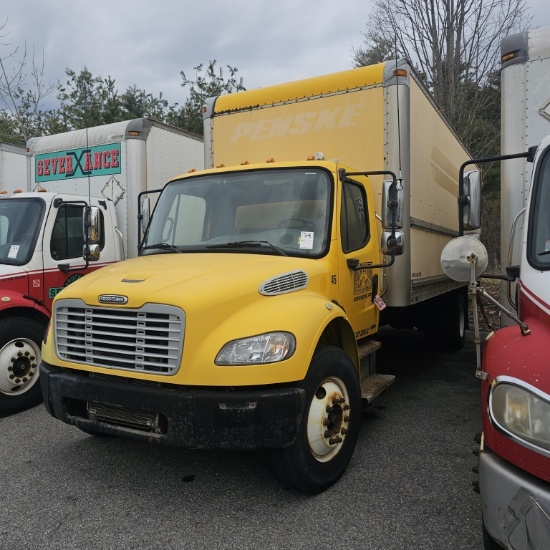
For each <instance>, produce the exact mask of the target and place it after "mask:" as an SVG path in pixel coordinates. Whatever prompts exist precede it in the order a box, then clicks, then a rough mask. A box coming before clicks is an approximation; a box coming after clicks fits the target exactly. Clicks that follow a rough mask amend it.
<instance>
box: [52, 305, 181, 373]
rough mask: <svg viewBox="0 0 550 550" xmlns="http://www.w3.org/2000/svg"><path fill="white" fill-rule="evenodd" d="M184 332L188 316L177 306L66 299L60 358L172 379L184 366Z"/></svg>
mask: <svg viewBox="0 0 550 550" xmlns="http://www.w3.org/2000/svg"><path fill="white" fill-rule="evenodd" d="M184 330H185V314H184V313H183V311H182V310H181V309H179V308H177V307H174V306H165V305H159V304H146V305H145V306H143V307H142V308H139V309H130V308H115V307H90V306H88V305H86V304H84V302H82V300H60V301H58V302H57V303H56V307H55V341H56V346H57V354H58V355H59V357H60V358H61V359H64V360H66V361H73V362H75V363H82V364H87V365H94V366H98V367H107V368H111V369H122V370H131V371H136V372H143V373H151V374H165V375H171V374H174V373H175V372H177V370H178V368H179V365H180V360H181V354H182V348H183V335H184Z"/></svg>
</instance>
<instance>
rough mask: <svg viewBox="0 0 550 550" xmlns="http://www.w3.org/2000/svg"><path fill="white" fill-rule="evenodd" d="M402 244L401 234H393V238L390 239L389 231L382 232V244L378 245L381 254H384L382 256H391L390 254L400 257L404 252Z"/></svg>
mask: <svg viewBox="0 0 550 550" xmlns="http://www.w3.org/2000/svg"><path fill="white" fill-rule="evenodd" d="M404 242H405V239H403V233H402V232H401V231H396V232H395V238H392V233H391V231H384V233H383V234H382V242H381V243H380V247H381V250H382V254H384V256H391V255H392V254H393V255H394V256H401V255H402V254H403V252H404V251H405V246H404V244H403V243H404Z"/></svg>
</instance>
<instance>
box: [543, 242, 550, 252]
mask: <svg viewBox="0 0 550 550" xmlns="http://www.w3.org/2000/svg"><path fill="white" fill-rule="evenodd" d="M549 250H550V241H546V242H545V243H544V251H545V252H548V251H549Z"/></svg>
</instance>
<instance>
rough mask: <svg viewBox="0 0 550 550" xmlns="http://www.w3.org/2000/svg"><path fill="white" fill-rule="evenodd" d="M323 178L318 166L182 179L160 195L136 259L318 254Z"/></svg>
mask: <svg viewBox="0 0 550 550" xmlns="http://www.w3.org/2000/svg"><path fill="white" fill-rule="evenodd" d="M330 182H331V180H330V177H329V175H328V173H326V172H324V171H323V170H319V169H306V168H301V169H296V168H293V169H274V170H250V171H243V172H237V173H226V174H223V175H220V174H215V175H204V176H197V177H191V178H185V179H182V180H179V181H175V182H173V183H170V184H169V185H167V186H166V187H165V189H164V191H163V192H162V194H161V196H160V198H159V201H158V203H157V206H156V208H155V212H154V214H153V217H152V219H151V225H150V227H149V231H148V234H147V236H146V239H145V241H144V243H143V247H142V253H143V254H158V253H174V252H228V253H256V254H277V255H288V256H308V257H319V256H322V255H323V254H324V253H325V252H326V249H327V247H328V242H329V239H328V228H329V221H330V215H329V212H330V206H331V200H330V197H331V193H330V189H331V183H330Z"/></svg>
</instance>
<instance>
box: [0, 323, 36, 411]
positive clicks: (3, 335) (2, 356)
mask: <svg viewBox="0 0 550 550" xmlns="http://www.w3.org/2000/svg"><path fill="white" fill-rule="evenodd" d="M45 328H46V327H45V325H44V324H42V323H40V322H38V321H35V320H34V319H28V318H26V317H15V318H12V319H4V320H2V321H0V416H7V415H9V414H14V413H16V412H20V411H23V410H25V409H28V408H30V407H33V406H34V405H37V404H38V403H40V401H41V400H42V391H41V388H40V383H39V382H38V366H39V365H40V359H41V353H40V346H41V344H42V339H43V337H44V330H45Z"/></svg>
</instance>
